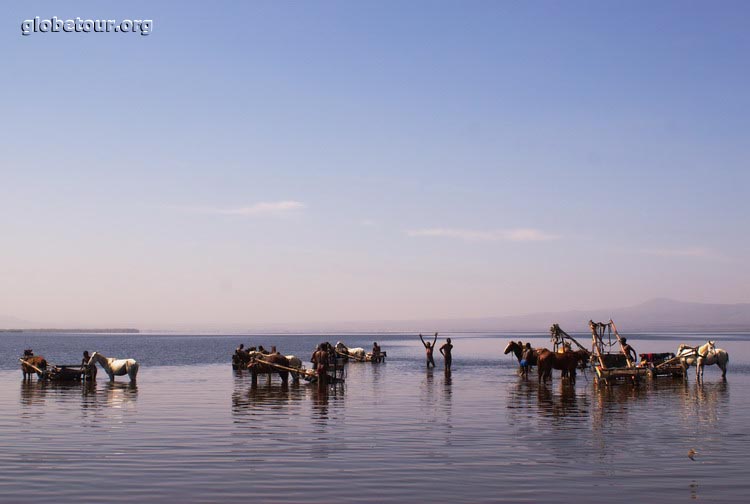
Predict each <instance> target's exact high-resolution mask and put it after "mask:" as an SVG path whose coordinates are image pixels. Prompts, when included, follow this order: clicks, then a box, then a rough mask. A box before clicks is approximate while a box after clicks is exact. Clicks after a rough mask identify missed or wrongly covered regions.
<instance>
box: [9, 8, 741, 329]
mask: <svg viewBox="0 0 750 504" xmlns="http://www.w3.org/2000/svg"><path fill="white" fill-rule="evenodd" d="M6 11H7V12H6V14H5V16H3V29H2V30H0V37H2V44H3V45H4V47H5V48H6V51H5V55H6V58H5V61H4V63H3V65H4V71H3V72H2V73H0V90H1V91H2V94H1V96H2V97H0V103H1V104H2V107H3V111H4V117H5V120H4V121H2V126H0V128H1V129H0V133H2V135H0V146H1V148H0V236H1V237H2V238H1V241H0V245H1V246H0V279H1V280H0V285H2V288H1V289H0V319H3V318H6V319H11V318H17V319H21V320H26V321H30V322H31V323H33V324H34V325H35V326H47V327H50V326H54V327H113V326H114V327H141V328H143V327H147V328H156V327H168V326H174V324H181V325H184V326H190V325H200V324H222V325H225V326H237V325H248V326H250V327H252V326H257V325H260V324H274V323H280V324H284V323H286V324H299V323H310V322H316V321H317V322H328V321H332V322H335V321H356V320H419V319H446V318H477V317H499V316H506V315H520V314H529V313H538V312H557V311H567V310H575V309H579V310H580V309H597V308H599V309H604V308H611V307H618V306H633V305H637V304H639V303H642V302H644V301H646V300H649V299H653V298H671V299H679V300H684V301H692V302H705V303H748V302H750V289H748V285H750V266H749V265H748V261H747V257H748V255H749V253H750V238H748V234H747V232H742V231H741V230H742V229H746V228H747V221H748V216H750V200H748V198H747V189H748V188H749V187H750V170H748V169H747V162H748V145H749V144H748V124H747V121H748V120H747V118H748V117H750V97H749V96H748V93H747V83H748V80H749V79H748V77H750V70H749V69H748V65H747V63H746V59H747V54H748V49H750V31H748V30H747V25H748V21H750V5H748V4H746V3H743V2H725V3H722V4H721V6H720V7H718V6H716V5H714V4H710V3H705V4H700V3H691V4H686V3H684V2H676V1H675V2H670V1H665V2H659V3H658V4H653V3H652V2H628V3H626V4H623V3H620V2H578V3H565V4H561V3H556V2H518V3H515V2H483V1H475V2H461V3H451V2H410V3H408V4H404V3H400V2H388V1H386V2H356V3H350V2H339V1H331V2H309V3H301V4H300V3H289V2H240V3H237V2H229V1H226V2H221V1H217V2H211V3H210V5H209V4H207V3H206V2H198V1H185V2H179V3H174V4H168V3H166V2H162V3H155V2H146V1H136V0H134V1H129V2H112V3H106V4H104V3H102V2H98V1H97V2H95V1H82V2H75V3H66V4H61V3H60V2H53V1H39V2H33V3H31V2H12V3H9V5H8V8H7V9H6ZM52 15H56V16H59V17H61V18H68V17H72V18H75V17H76V16H80V17H84V18H86V17H90V18H102V17H108V18H109V17H111V18H117V19H124V18H130V19H134V18H138V19H153V31H152V33H151V34H150V35H148V36H141V35H137V34H93V33H92V34H51V33H48V34H43V33H35V34H32V35H30V36H28V37H26V36H21V35H20V30H19V26H20V23H21V21H22V20H24V19H31V18H34V16H42V17H49V16H52Z"/></svg>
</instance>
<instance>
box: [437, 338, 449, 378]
mask: <svg viewBox="0 0 750 504" xmlns="http://www.w3.org/2000/svg"><path fill="white" fill-rule="evenodd" d="M433 346H434V345H433ZM451 350H453V345H451V339H450V338H448V339H447V340H445V343H444V344H443V346H441V347H440V354H441V355H442V356H443V359H445V372H446V373H450V370H451V362H452V361H453V357H451ZM434 365H435V364H433V366H434Z"/></svg>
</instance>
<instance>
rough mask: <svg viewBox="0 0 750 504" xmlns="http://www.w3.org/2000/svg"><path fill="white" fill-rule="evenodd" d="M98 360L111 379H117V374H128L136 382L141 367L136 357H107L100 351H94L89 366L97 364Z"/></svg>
mask: <svg viewBox="0 0 750 504" xmlns="http://www.w3.org/2000/svg"><path fill="white" fill-rule="evenodd" d="M97 362H98V363H99V364H100V365H101V366H102V369H104V371H105V372H106V373H107V374H108V375H109V381H115V376H125V375H128V377H129V378H130V381H131V382H135V377H136V375H137V374H138V367H139V364H138V362H136V360H135V359H115V358H114V357H105V356H104V355H102V354H100V353H99V352H94V353H92V354H91V358H90V359H89V363H88V366H95V365H96V363H97Z"/></svg>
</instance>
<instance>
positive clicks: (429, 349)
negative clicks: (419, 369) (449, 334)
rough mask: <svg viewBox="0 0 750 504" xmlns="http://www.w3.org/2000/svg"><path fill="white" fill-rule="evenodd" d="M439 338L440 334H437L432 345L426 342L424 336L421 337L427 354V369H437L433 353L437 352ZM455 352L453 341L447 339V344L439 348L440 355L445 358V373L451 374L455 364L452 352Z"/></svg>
mask: <svg viewBox="0 0 750 504" xmlns="http://www.w3.org/2000/svg"><path fill="white" fill-rule="evenodd" d="M437 337H438V333H435V337H434V338H433V340H432V343H430V342H429V341H425V340H424V338H423V337H422V334H420V335H419V339H420V340H421V341H422V345H424V348H425V352H426V354H427V367H428V368H429V367H430V366H432V367H435V359H434V358H433V353H434V351H435V345H436V344H437ZM452 350H453V345H452V344H451V339H450V338H447V339H446V340H445V343H443V346H441V347H440V348H439V351H440V355H442V356H443V361H444V364H445V371H446V372H450V370H451V364H452V362H453V356H452V354H451V351H452Z"/></svg>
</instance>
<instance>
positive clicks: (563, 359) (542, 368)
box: [537, 348, 590, 383]
mask: <svg viewBox="0 0 750 504" xmlns="http://www.w3.org/2000/svg"><path fill="white" fill-rule="evenodd" d="M589 358H590V354H589V353H588V352H587V351H586V350H577V351H575V352H573V351H570V350H567V351H565V352H550V351H549V350H547V349H546V348H544V349H542V350H541V351H540V352H539V353H538V357H537V361H538V363H539V367H538V368H537V374H538V377H539V383H542V382H543V381H544V382H546V381H547V380H551V379H552V370H553V369H559V370H561V371H562V372H563V377H565V376H566V375H565V374H564V373H565V372H567V377H568V378H570V383H575V382H576V368H577V367H578V365H579V364H581V363H583V364H585V363H587V362H588V361H589Z"/></svg>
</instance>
